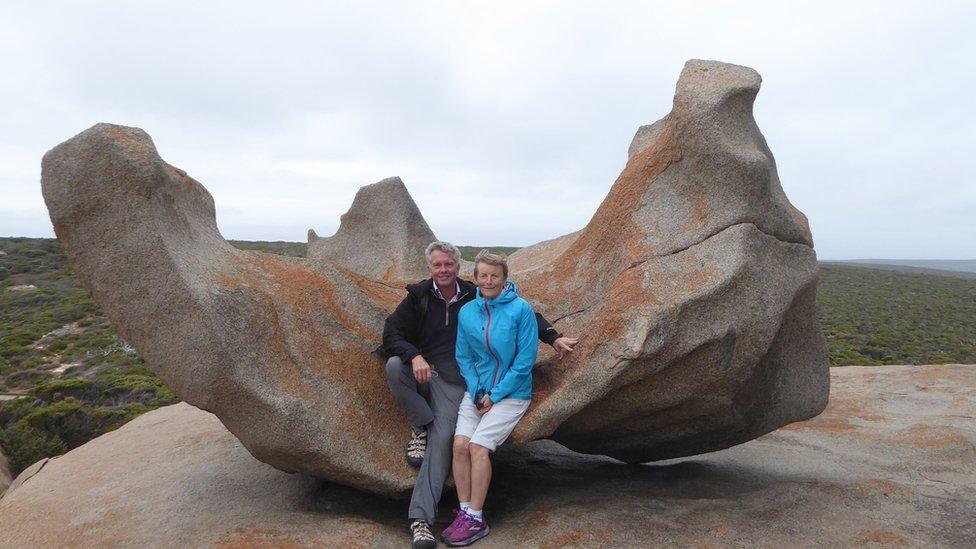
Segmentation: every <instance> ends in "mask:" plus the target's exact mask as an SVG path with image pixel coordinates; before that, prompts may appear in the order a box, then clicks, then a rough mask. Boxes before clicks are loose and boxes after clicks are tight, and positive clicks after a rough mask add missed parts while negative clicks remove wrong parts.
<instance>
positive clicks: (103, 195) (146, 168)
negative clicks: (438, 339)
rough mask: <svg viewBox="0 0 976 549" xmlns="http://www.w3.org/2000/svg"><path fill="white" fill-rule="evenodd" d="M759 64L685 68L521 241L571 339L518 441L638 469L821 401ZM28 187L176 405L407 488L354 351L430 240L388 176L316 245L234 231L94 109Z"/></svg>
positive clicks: (320, 470) (379, 379) (273, 445)
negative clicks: (597, 202) (625, 139)
mask: <svg viewBox="0 0 976 549" xmlns="http://www.w3.org/2000/svg"><path fill="white" fill-rule="evenodd" d="M759 81H760V79H759V75H758V74H756V72H755V71H753V70H752V69H748V68H746V67H738V66H734V65H727V64H723V63H717V62H709V61H690V62H689V63H688V64H687V65H686V66H685V69H684V71H683V72H682V74H681V77H680V79H679V81H678V85H677V91H676V94H675V99H674V107H673V110H672V112H671V113H670V114H669V115H668V116H666V117H665V118H664V119H662V120H661V121H660V122H659V123H658V124H657V126H658V128H659V129H657V130H655V131H653V132H650V133H648V132H644V134H645V135H644V137H643V139H644V140H645V141H646V142H647V143H646V146H645V145H641V147H643V148H642V149H641V150H640V151H635V152H634V154H633V155H632V156H631V157H630V159H629V161H628V163H627V166H626V168H625V169H624V171H623V173H622V174H621V176H620V178H619V179H618V180H617V182H616V183H615V184H614V185H613V187H612V188H611V189H610V193H609V195H608V196H607V198H606V200H605V201H604V202H603V204H602V205H601V206H600V208H599V209H598V211H597V212H596V214H595V215H594V217H593V219H592V220H591V221H590V223H589V224H588V225H587V226H586V227H585V228H584V229H583V230H582V231H580V232H579V233H574V235H569V236H567V237H563V238H560V239H556V240H555V241H550V242H548V243H543V244H541V245H538V246H536V247H534V248H531V249H530V250H528V251H527V252H524V253H520V254H515V255H516V257H514V258H513V265H516V266H517V267H518V268H513V275H514V277H515V278H516V280H518V281H519V283H520V284H521V287H522V288H523V290H524V294H525V295H526V297H528V298H529V299H530V300H532V301H533V302H534V303H536V304H537V305H538V306H539V308H540V309H541V310H542V311H543V312H544V313H545V314H546V316H547V317H548V318H550V319H551V320H553V321H555V323H556V327H557V328H558V329H560V330H561V331H564V332H568V333H572V334H580V335H581V336H582V340H581V342H580V345H579V347H578V349H577V351H576V352H575V353H574V354H573V355H572V356H571V357H570V358H568V359H565V360H563V361H562V362H556V361H555V360H554V359H553V357H552V353H551V351H549V352H548V354H547V353H546V352H543V354H542V358H541V360H540V362H539V363H538V364H537V370H536V378H535V379H536V391H535V394H534V397H533V407H532V409H530V411H529V413H528V414H527V416H526V417H525V419H523V421H522V423H521V424H520V426H519V428H518V429H517V431H516V432H515V434H514V435H513V442H527V441H531V440H534V439H538V438H553V439H555V440H556V441H558V442H561V443H563V444H565V445H567V446H569V447H570V448H573V449H574V450H577V451H581V452H587V453H595V454H606V455H610V456H613V457H617V458H619V459H622V460H625V461H630V462H642V461H648V460H654V459H666V458H671V457H676V456H683V455H691V454H696V453H701V452H706V451H711V450H717V449H721V448H727V447H729V446H732V445H734V444H738V443H741V442H744V441H746V440H750V439H752V438H755V437H758V436H760V435H762V434H764V433H767V432H769V431H771V430H773V429H775V428H777V427H780V426H782V425H785V424H787V423H790V422H793V421H798V420H802V419H806V418H809V417H812V416H814V415H816V414H817V413H819V412H820V411H821V410H822V409H823V407H824V405H825V404H826V399H827V393H828V381H829V380H828V376H827V356H826V348H825V345H824V341H823V337H822V335H821V334H820V332H819V328H818V326H817V324H816V320H815V315H814V310H813V303H814V295H815V290H816V276H817V265H816V256H815V254H814V252H813V249H812V240H811V237H810V232H809V228H808V227H807V223H806V219H805V218H804V216H803V215H802V214H801V213H799V212H798V211H796V209H794V208H793V207H792V205H790V203H789V201H788V200H787V199H786V197H785V195H784V194H783V191H782V188H781V187H780V184H779V180H778V178H777V175H776V168H775V163H774V161H773V158H772V155H771V153H770V152H769V150H768V148H767V147H766V143H765V141H764V139H763V137H762V135H761V134H760V133H759V130H758V128H757V127H756V124H755V121H754V120H753V118H752V103H753V100H754V99H755V96H756V93H757V92H758V90H759ZM641 147H637V148H641ZM42 184H43V193H44V198H45V201H46V202H47V205H48V208H49V210H50V213H51V219H52V222H53V223H54V228H55V231H56V233H57V235H58V237H59V239H60V241H61V243H62V245H63V246H64V249H65V251H66V253H67V255H68V258H69V260H70V262H71V264H72V267H73V268H74V271H75V272H76V273H77V275H78V277H79V279H80V280H81V282H82V283H83V284H84V285H85V287H86V288H88V289H89V291H90V292H91V293H92V296H93V297H94V299H95V301H96V302H97V303H99V304H100V305H101V306H102V308H103V310H105V312H106V314H107V315H108V317H109V318H110V319H111V320H112V322H113V324H114V325H115V326H116V327H117V328H118V329H119V332H120V333H121V335H122V337H124V338H125V340H126V341H128V342H130V343H131V344H132V345H133V346H134V347H135V348H136V349H137V350H138V351H139V353H140V354H141V355H142V356H143V357H144V358H145V359H146V360H147V362H148V363H149V364H150V365H151V366H152V367H153V368H154V369H155V370H157V371H158V372H159V373H160V376H161V377H162V378H163V380H164V381H165V382H166V383H167V384H168V385H169V386H170V387H172V388H173V389H174V390H175V391H176V392H177V393H178V394H179V395H180V396H181V397H182V398H183V399H185V400H186V401H187V402H189V403H191V404H193V405H195V406H198V407H200V408H202V409H204V410H208V411H211V412H213V413H214V414H216V415H217V416H218V417H219V418H220V419H221V421H222V422H223V423H224V425H226V426H227V428H228V429H229V430H230V431H231V432H232V433H234V435H236V436H237V437H239V438H240V439H241V441H242V442H243V444H244V446H245V447H246V448H247V449H248V450H249V451H250V452H251V453H252V454H253V455H254V456H255V457H257V458H258V459H260V460H262V461H265V462H266V463H269V464H271V465H274V466H275V467H278V468H280V469H282V470H285V471H297V472H303V473H308V474H310V475H314V476H319V477H322V478H326V479H329V480H332V481H335V482H340V483H343V484H346V485H348V486H353V487H356V488H362V489H366V490H370V491H373V492H377V493H382V494H389V495H399V494H402V493H404V492H405V491H406V490H408V489H409V488H410V486H411V485H412V481H413V471H412V470H410V469H408V468H407V467H406V465H405V464H404V463H403V460H402V457H401V455H400V454H401V450H402V445H403V442H404V436H405V433H406V430H407V427H406V424H405V423H404V421H403V419H402V418H401V417H400V414H399V413H398V412H397V411H396V409H395V406H394V404H393V400H392V397H391V396H390V395H389V391H388V389H387V388H386V382H385V379H384V375H383V369H382V367H381V366H380V365H379V364H378V363H377V362H376V361H375V360H374V359H373V358H372V357H371V356H370V355H369V352H370V351H371V350H372V349H373V348H374V347H375V346H376V344H377V343H378V342H379V339H380V331H381V329H382V323H383V319H384V317H385V316H386V315H387V314H388V312H389V311H390V310H392V308H393V307H394V306H395V304H396V303H397V302H398V301H399V299H400V296H401V293H400V292H399V291H398V289H397V288H398V285H396V284H393V283H392V281H393V279H398V278H401V277H408V278H419V277H420V276H422V274H418V273H417V268H418V265H422V264H423V263H422V262H423V257H422V250H423V247H424V246H425V245H426V243H427V240H428V239H431V238H432V235H431V233H430V230H429V227H427V224H426V222H424V221H423V218H422V217H421V216H420V214H419V211H417V209H416V205H415V204H414V203H413V201H412V199H409V195H407V194H406V191H405V189H404V188H403V185H402V183H401V182H399V180H386V181H383V182H380V183H378V184H376V185H372V186H369V187H365V188H364V189H363V190H361V191H360V193H359V194H358V195H357V198H356V200H355V202H354V204H353V207H352V208H351V209H350V212H349V213H347V214H346V215H345V216H343V222H342V226H341V227H340V229H339V231H338V232H337V234H336V235H335V236H333V237H330V238H329V239H318V240H316V239H315V238H312V239H311V241H310V254H309V255H310V258H309V259H295V258H285V257H276V256H270V255H267V254H262V253H259V252H248V251H241V250H237V249H236V248H233V247H232V246H230V245H229V244H227V242H226V241H224V239H223V238H222V237H221V236H220V234H219V233H218V231H217V227H216V222H215V219H214V205H213V199H212V198H211V197H210V195H209V194H208V193H207V192H206V190H205V189H204V188H203V187H202V186H201V185H200V184H199V183H197V182H196V181H194V180H193V179H192V178H190V177H189V176H187V175H186V173H185V172H182V171H181V170H179V169H177V168H174V167H172V166H170V165H169V164H167V163H166V162H164V161H163V160H162V159H161V158H160V157H159V155H158V154H157V152H156V150H155V147H154V146H153V143H152V140H151V139H150V138H149V136H148V135H146V134H145V133H144V132H143V131H142V130H139V129H135V128H125V127H120V126H112V125H107V124H99V125H97V126H95V127H93V128H91V129H89V130H87V131H85V132H83V133H81V134H79V135H78V136H76V137H74V138H72V139H70V140H68V141H66V142H65V143H63V144H61V145H59V146H57V147H56V148H54V149H53V150H51V151H50V152H49V153H48V154H47V155H45V157H44V162H43V170H42ZM376 212H380V213H376ZM374 225H376V226H377V227H376V228H375V230H374V229H373V228H372V227H374ZM411 231H416V232H417V233H421V236H419V237H416V238H414V236H415V235H412V234H408V235H404V234H399V233H403V232H407V233H410V232H411ZM388 239H393V240H392V241H388ZM407 247H411V249H407ZM377 250H379V251H377ZM533 250H534V252H533ZM411 258H413V259H415V260H416V262H417V263H411V262H410V261H409V260H411ZM364 273H365V274H364ZM367 426H368V427H367Z"/></svg>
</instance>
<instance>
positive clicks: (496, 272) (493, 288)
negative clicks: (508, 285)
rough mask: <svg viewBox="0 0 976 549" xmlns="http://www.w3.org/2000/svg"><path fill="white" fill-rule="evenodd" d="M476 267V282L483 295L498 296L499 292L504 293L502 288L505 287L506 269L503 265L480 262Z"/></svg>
mask: <svg viewBox="0 0 976 549" xmlns="http://www.w3.org/2000/svg"><path fill="white" fill-rule="evenodd" d="M476 267H477V269H478V274H477V276H475V282H477V283H478V288H480V289H481V295H482V296H484V297H486V298H491V297H498V294H500V293H502V289H503V288H505V274H504V272H505V271H504V270H503V269H502V266H501V265H489V264H487V263H478V265H477V266H476Z"/></svg>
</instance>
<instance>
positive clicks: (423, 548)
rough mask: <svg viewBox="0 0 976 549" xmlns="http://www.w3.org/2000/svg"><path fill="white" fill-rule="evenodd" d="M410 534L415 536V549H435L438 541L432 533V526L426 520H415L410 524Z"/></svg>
mask: <svg viewBox="0 0 976 549" xmlns="http://www.w3.org/2000/svg"><path fill="white" fill-rule="evenodd" d="M410 533H411V534H412V535H413V545H411V547H413V549H434V547H437V539H436V538H434V534H432V533H431V532H430V525H428V524H427V521H426V520H415V521H413V522H411V523H410Z"/></svg>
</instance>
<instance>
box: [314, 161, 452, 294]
mask: <svg viewBox="0 0 976 549" xmlns="http://www.w3.org/2000/svg"><path fill="white" fill-rule="evenodd" d="M434 240H436V238H435V237H434V233H433V232H432V231H431V230H430V227H429V226H428V225H427V222H426V221H425V220H424V216H423V215H421V213H420V209H419V208H417V204H416V203H415V202H414V201H413V197H411V196H410V193H409V192H407V188H406V187H405V186H404V185H403V181H401V180H400V178H399V177H390V178H388V179H384V180H383V181H380V182H379V183H373V184H372V185H367V186H365V187H363V188H361V189H359V192H357V193H356V198H355V199H353V202H352V206H351V207H350V208H349V211H347V212H346V213H345V214H343V215H342V218H341V221H340V223H339V230H338V231H336V234H335V235H333V236H330V237H328V238H321V237H319V236H317V235H316V234H315V231H313V230H311V229H309V231H308V251H307V253H306V257H308V258H309V259H312V260H319V261H323V260H324V261H335V262H339V263H342V264H343V265H345V266H347V267H349V268H350V269H351V270H353V271H355V272H357V273H359V274H361V275H364V276H367V277H370V278H375V279H379V280H382V281H385V282H394V281H400V280H410V279H417V280H420V279H424V278H427V277H428V276H429V275H428V274H427V259H426V258H425V257H424V254H423V251H424V249H425V248H426V247H427V245H428V244H430V243H431V242H433V241H434ZM418 250H419V252H418Z"/></svg>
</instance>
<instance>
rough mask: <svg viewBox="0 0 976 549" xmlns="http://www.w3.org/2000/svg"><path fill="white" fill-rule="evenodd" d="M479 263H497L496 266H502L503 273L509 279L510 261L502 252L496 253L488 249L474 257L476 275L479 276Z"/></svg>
mask: <svg viewBox="0 0 976 549" xmlns="http://www.w3.org/2000/svg"><path fill="white" fill-rule="evenodd" d="M478 263H484V264H486V265H495V266H496V267H499V266H500V267H501V268H502V274H503V275H505V279H506V280H507V279H508V261H507V260H506V259H505V256H504V255H502V254H494V253H491V252H489V251H488V250H481V251H480V252H478V255H477V256H475V258H474V276H475V278H477V277H478Z"/></svg>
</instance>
